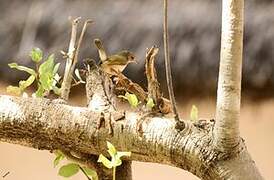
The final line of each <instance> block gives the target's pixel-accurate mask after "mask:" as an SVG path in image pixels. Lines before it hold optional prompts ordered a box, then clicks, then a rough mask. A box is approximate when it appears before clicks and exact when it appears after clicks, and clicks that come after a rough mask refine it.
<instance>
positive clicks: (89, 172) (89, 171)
mask: <svg viewBox="0 0 274 180" xmlns="http://www.w3.org/2000/svg"><path fill="white" fill-rule="evenodd" d="M82 168H83V170H84V171H85V173H86V174H87V175H88V176H89V177H91V178H92V180H98V175H97V173H96V171H95V170H93V169H90V168H88V167H82Z"/></svg>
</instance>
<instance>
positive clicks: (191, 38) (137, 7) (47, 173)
mask: <svg viewBox="0 0 274 180" xmlns="http://www.w3.org/2000/svg"><path fill="white" fill-rule="evenodd" d="M169 5H170V7H169V27H170V50H171V60H172V70H173V76H174V86H175V94H176V97H177V100H178V104H179V108H180V112H181V113H182V117H183V118H185V119H187V118H189V112H190V109H191V106H192V104H195V105H196V106H198V108H199V115H200V116H201V117H208V118H211V117H214V113H215V99H214V98H215V94H216V85H217V75H218V65H219V51H220V34H221V1H219V0H172V1H170V3H169ZM273 8H274V1H273V0H248V1H246V2H245V33H244V62H243V80H242V87H243V100H242V114H241V134H242V136H243V138H244V139H245V140H246V143H247V146H248V148H249V150H250V153H251V155H252V157H253V158H254V160H255V161H256V163H257V165H258V167H259V169H260V170H261V171H262V173H263V175H264V176H265V178H266V179H274V172H273V167H274V157H273V156H270V153H272V150H273V148H274V142H273V141H269V139H270V137H271V136H274V131H273V128H274V120H273V117H274V111H273V110H274V99H273V97H274V96H273V95H274V93H273V92H274V11H273ZM69 16H72V17H78V16H80V17H82V20H85V19H92V20H94V21H95V23H94V24H92V25H90V26H89V27H88V31H87V34H86V35H85V38H84V42H83V44H82V48H81V50H80V58H79V59H80V61H79V64H78V66H79V67H83V64H82V60H83V59H84V58H87V57H89V58H93V59H98V55H97V52H96V49H95V46H94V45H93V39H95V38H100V39H101V40H102V41H103V43H104V46H105V48H106V49H107V52H108V53H109V54H112V53H116V52H117V51H120V50H123V49H128V50H130V51H132V52H134V54H135V55H136V57H137V61H138V62H139V63H138V64H137V65H135V64H134V65H129V67H128V68H127V69H126V70H125V74H126V75H127V76H128V77H129V78H131V79H132V80H134V81H136V82H138V83H140V84H141V85H142V86H143V87H144V88H145V87H146V80H145V76H144V58H145V52H146V48H149V47H151V46H152V45H157V46H158V47H159V48H160V53H159V55H158V58H157V61H156V67H157V70H158V76H159V78H160V83H161V86H162V89H163V91H164V92H165V93H166V85H165V74H164V59H163V40H162V31H163V30H162V19H163V17H162V2H161V1H159V0H147V1H145V0H134V1H133V0H115V1H112V0H77V1H75V0H47V1H43V0H25V1H20V0H9V1H5V0H0V92H1V94H5V93H6V91H5V88H6V86H7V85H9V84H13V85H15V84H17V83H18V80H21V79H24V78H27V76H26V74H25V73H21V72H19V71H15V70H11V69H10V68H9V67H8V66H7V64H8V63H11V62H17V63H19V64H22V65H26V66H32V65H33V64H32V63H31V61H30V58H29V56H28V53H29V51H30V50H31V49H32V48H33V47H39V48H40V49H42V50H43V51H44V52H45V53H46V54H50V53H54V54H55V55H56V58H57V61H58V62H60V63H62V66H61V69H60V74H62V70H63V68H64V62H65V61H64V60H63V59H62V55H61V54H60V51H61V50H64V51H66V50H67V48H68V43H69V38H70V32H71V25H70V22H69V21H68V17H69ZM82 22H83V21H82ZM79 32H80V31H79ZM137 74H138V75H137ZM79 92H81V93H79ZM84 95H85V92H84V89H83V86H79V87H76V88H73V89H72V95H71V96H72V99H71V103H72V104H74V105H83V106H84V105H85V99H84V98H83V96H84ZM0 158H1V163H0V175H1V174H4V173H5V172H7V171H9V172H10V174H9V175H8V176H6V177H5V179H12V180H13V179H45V180H46V179H62V178H61V177H58V176H57V169H54V168H53V166H52V160H53V158H54V156H53V155H52V154H50V153H49V152H45V151H38V150H33V149H28V148H25V147H20V146H16V145H10V144H5V143H1V144H0ZM133 176H134V179H136V180H139V179H151V178H155V177H156V178H157V179H167V178H171V177H172V179H189V180H192V179H193V180H195V179H197V178H195V177H194V176H193V175H191V174H189V173H187V172H184V171H181V170H179V169H176V168H172V167H167V166H164V165H156V164H147V163H140V162H134V165H133ZM72 179H75V180H76V179H84V177H82V176H81V175H79V176H77V177H74V178H72Z"/></svg>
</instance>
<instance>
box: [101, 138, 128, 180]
mask: <svg viewBox="0 0 274 180" xmlns="http://www.w3.org/2000/svg"><path fill="white" fill-rule="evenodd" d="M107 147H108V150H107V151H108V153H109V155H110V157H111V160H109V159H108V158H106V157H105V156H104V155H103V154H100V155H99V158H98V161H97V162H100V163H102V164H103V165H104V166H105V167H106V168H108V169H112V172H113V173H112V174H113V180H115V179H116V178H115V176H116V173H115V172H116V167H117V166H120V165H122V160H121V157H123V156H131V152H123V151H117V150H116V148H115V147H114V146H113V145H112V144H111V143H110V142H108V141H107Z"/></svg>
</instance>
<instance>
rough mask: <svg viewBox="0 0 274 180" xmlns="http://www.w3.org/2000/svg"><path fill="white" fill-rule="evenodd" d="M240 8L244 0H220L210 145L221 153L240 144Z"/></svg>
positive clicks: (241, 32)
mask: <svg viewBox="0 0 274 180" xmlns="http://www.w3.org/2000/svg"><path fill="white" fill-rule="evenodd" d="M243 9H244V0H223V10H222V12H223V14H222V42H221V60H220V70H219V80H218V91H217V107H216V127H215V129H214V142H215V143H214V144H215V146H216V147H217V148H218V149H220V150H222V151H230V150H231V149H233V148H236V147H237V146H238V145H239V142H240V136H239V117H240V104H241V79H242V78H241V74H242V52H243V12H244V11H243Z"/></svg>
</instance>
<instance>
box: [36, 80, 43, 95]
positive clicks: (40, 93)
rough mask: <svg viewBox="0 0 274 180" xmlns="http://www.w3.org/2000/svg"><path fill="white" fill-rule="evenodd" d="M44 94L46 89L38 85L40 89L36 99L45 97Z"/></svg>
mask: <svg viewBox="0 0 274 180" xmlns="http://www.w3.org/2000/svg"><path fill="white" fill-rule="evenodd" d="M44 92H45V89H44V88H43V87H42V85H41V84H40V83H39V84H38V89H37V90H36V92H35V96H36V97H43V95H44Z"/></svg>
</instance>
